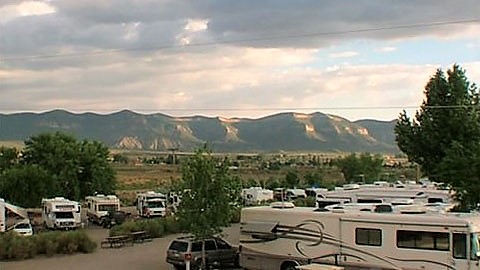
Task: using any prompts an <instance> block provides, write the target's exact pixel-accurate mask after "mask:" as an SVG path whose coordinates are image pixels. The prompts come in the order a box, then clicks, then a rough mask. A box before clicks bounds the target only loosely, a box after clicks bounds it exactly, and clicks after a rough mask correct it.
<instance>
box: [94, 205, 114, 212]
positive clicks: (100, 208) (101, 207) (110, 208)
mask: <svg viewBox="0 0 480 270" xmlns="http://www.w3.org/2000/svg"><path fill="white" fill-rule="evenodd" d="M116 210H118V207H117V205H116V204H100V205H99V206H98V211H107V212H109V211H116Z"/></svg>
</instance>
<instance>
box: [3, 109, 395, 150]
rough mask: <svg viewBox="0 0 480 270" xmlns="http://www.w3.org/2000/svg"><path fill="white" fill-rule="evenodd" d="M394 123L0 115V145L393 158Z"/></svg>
mask: <svg viewBox="0 0 480 270" xmlns="http://www.w3.org/2000/svg"><path fill="white" fill-rule="evenodd" d="M394 126H395V121H389V122H385V121H376V120H359V121H355V122H350V121H348V120H346V119H344V118H341V117H339V116H334V115H327V114H323V113H319V112H317V113H312V114H300V113H280V114H275V115H271V116H268V117H264V118H259V119H247V118H228V119H226V118H221V117H203V116H192V117H172V116H168V115H165V114H160V113H157V114H139V113H135V112H132V111H128V110H124V111H120V112H116V113H112V114H107V115H100V114H94V113H82V114H73V113H70V112H67V111H63V110H54V111H50V112H45V113H38V114H37V113H15V114H0V141H24V140H25V139H27V138H28V137H31V136H34V135H37V134H39V133H42V132H54V131H62V132H65V133H68V134H71V135H73V136H75V137H76V138H78V139H88V140H98V141H101V142H103V143H104V144H106V145H108V146H109V147H112V148H126V149H141V150H159V151H162V150H168V149H172V148H178V149H179V150H180V151H191V150H194V149H196V148H198V147H199V146H201V145H203V144H204V143H208V144H209V145H210V146H211V147H212V148H213V150H214V151H217V152H253V151H255V152H271V151H309V152H320V151H322V152H337V151H339V152H371V153H396V152H398V148H397V146H396V144H395V136H394V133H393V127H394Z"/></svg>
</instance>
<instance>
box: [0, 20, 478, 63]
mask: <svg viewBox="0 0 480 270" xmlns="http://www.w3.org/2000/svg"><path fill="white" fill-rule="evenodd" d="M476 22H480V19H478V18H477V19H465V20H455V21H442V22H428V23H418V24H407V25H393V26H384V27H375V28H361V29H351V30H340V31H330V32H313V33H303V34H296V35H277V36H267V37H257V38H245V39H232V40H224V41H211V42H201V43H192V44H185V45H178V44H177V45H160V46H153V47H137V48H119V49H107V50H102V51H87V52H76V53H56V54H39V55H29V56H19V57H6V58H3V61H19V60H20V61H21V60H33V59H48V58H61V57H79V56H92V55H101V54H109V53H119V52H136V51H154V50H166V49H174V48H185V47H187V48H188V47H204V46H214V45H220V44H230V43H244V42H256V41H271V40H281V39H298V38H308V37H315V36H330V35H343V34H353V33H366V32H376V31H385V30H398V29H412V28H425V27H437V26H445V25H455V24H467V23H476Z"/></svg>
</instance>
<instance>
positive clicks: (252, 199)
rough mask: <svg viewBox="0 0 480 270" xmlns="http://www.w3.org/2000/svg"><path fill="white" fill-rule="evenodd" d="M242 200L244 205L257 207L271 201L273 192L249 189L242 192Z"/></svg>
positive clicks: (260, 188) (258, 188) (256, 188)
mask: <svg viewBox="0 0 480 270" xmlns="http://www.w3.org/2000/svg"><path fill="white" fill-rule="evenodd" d="M242 199H243V202H244V204H245V205H257V204H260V203H263V202H267V201H272V200H273V190H270V189H264V188H262V187H250V188H244V189H243V190H242Z"/></svg>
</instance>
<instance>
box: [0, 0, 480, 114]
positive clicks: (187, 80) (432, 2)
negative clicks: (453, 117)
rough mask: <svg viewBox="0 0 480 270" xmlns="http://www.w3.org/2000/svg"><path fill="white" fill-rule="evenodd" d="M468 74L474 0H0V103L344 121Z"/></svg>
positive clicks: (471, 71) (394, 109)
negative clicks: (455, 72)
mask: <svg viewBox="0 0 480 270" xmlns="http://www.w3.org/2000/svg"><path fill="white" fill-rule="evenodd" d="M453 63H458V64H460V65H461V66H462V67H463V68H465V69H466V72H467V73H466V74H467V77H468V78H469V79H470V80H471V81H473V82H476V83H477V84H480V4H479V2H478V0H457V1H451V0H383V1H380V0H350V1H348V0H344V1H338V0H321V1H319V0H295V1H290V0H263V1H257V0H245V1H229V0H206V1H203V0H49V1H46V0H45V1H18V0H0V112H1V113H15V112H25V111H28V112H44V111H49V110H53V109H66V110H68V111H71V112H78V113H80V112H97V113H101V114H105V113H111V112H115V111H119V110H123V109H129V110H133V111H136V112H139V113H157V112H160V113H165V114H169V115H172V116H186V115H204V116H223V117H249V118H259V117H262V116H266V115H271V114H275V113H279V112H285V111H290V112H291V111H295V112H303V113H311V112H316V111H319V112H323V113H331V114H336V115H339V116H342V117H345V118H347V119H349V120H357V119H366V118H369V119H379V120H392V119H395V118H397V117H398V114H399V113H400V112H401V111H402V110H403V109H405V110H407V111H408V112H414V111H415V110H416V109H417V107H418V106H419V105H420V104H421V101H422V100H423V90H424V86H425V84H426V82H427V81H428V79H429V77H430V76H431V75H433V74H434V72H435V70H436V69H438V68H442V69H444V70H445V69H448V68H449V67H451V66H452V64H453Z"/></svg>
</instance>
